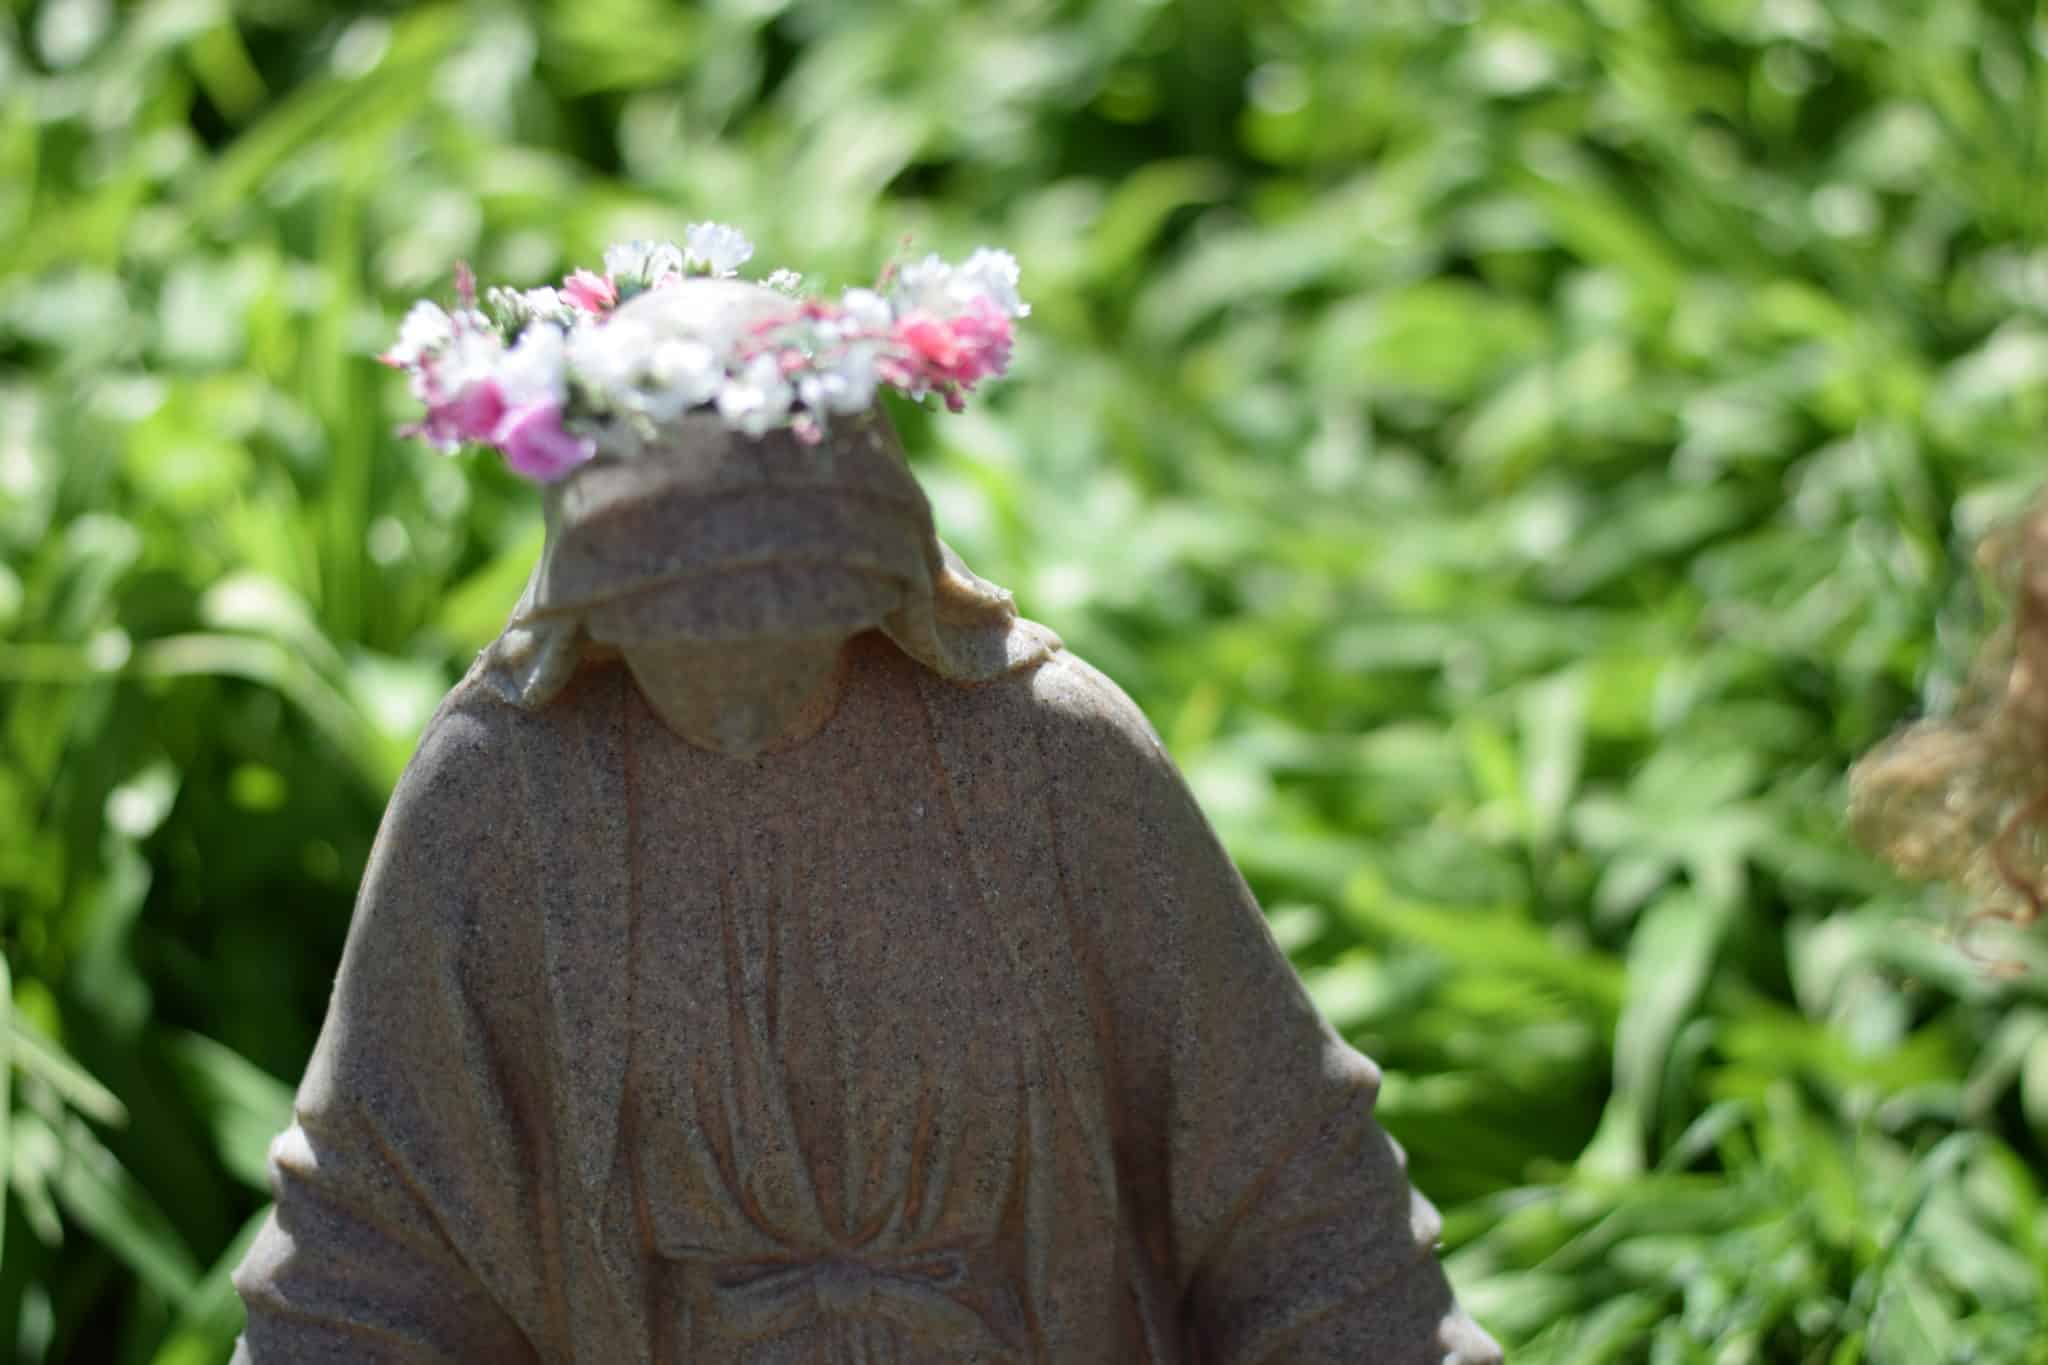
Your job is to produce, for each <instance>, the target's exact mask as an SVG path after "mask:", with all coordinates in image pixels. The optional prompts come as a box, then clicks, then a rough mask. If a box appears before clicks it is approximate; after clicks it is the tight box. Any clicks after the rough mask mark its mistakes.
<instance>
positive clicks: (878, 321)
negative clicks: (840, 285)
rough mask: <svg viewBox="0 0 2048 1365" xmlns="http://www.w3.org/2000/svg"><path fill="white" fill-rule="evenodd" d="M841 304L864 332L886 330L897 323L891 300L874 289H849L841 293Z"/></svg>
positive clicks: (847, 314)
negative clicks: (890, 306)
mask: <svg viewBox="0 0 2048 1365" xmlns="http://www.w3.org/2000/svg"><path fill="white" fill-rule="evenodd" d="M839 306H840V307H841V308H843V309H844V310H846V316H847V317H848V318H849V319H850V320H852V322H853V323H854V324H855V326H856V327H857V328H858V329H859V330H860V331H863V332H886V331H888V330H889V329H890V328H891V327H893V326H895V325H896V315H895V314H894V313H893V312H891V311H890V309H889V301H888V300H887V299H885V298H883V297H882V296H881V295H880V294H877V293H876V292H875V291H874V290H872V289H848V290H846V291H844V292H843V293H841V294H840V296H839Z"/></svg>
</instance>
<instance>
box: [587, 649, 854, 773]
mask: <svg viewBox="0 0 2048 1365" xmlns="http://www.w3.org/2000/svg"><path fill="white" fill-rule="evenodd" d="M845 646H846V642H845V640H843V639H841V638H839V637H837V636H825V637H812V638H808V639H797V640H721V641H695V640H689V641H672V642H667V643H663V644H658V645H633V646H622V647H620V650H619V652H620V654H621V655H623V656H624V658H625V661H626V667H627V668H628V669H630V670H631V671H632V674H633V681H634V682H635V683H637V684H638V685H639V688H640V693H641V695H642V696H644V697H645V698H646V699H647V704H648V706H649V707H650V708H652V709H653V711H654V713H655V714H656V715H657V716H660V717H661V719H662V722H663V723H664V724H666V725H667V726H668V728H669V729H670V730H672V731H674V732H675V733H676V734H677V735H678V736H680V737H681V738H682V739H684V740H686V741H687V742H689V743H691V744H694V745H696V746H697V747H698V748H700V749H708V750H710V751H712V752H713V753H720V754H725V755H727V756H728V757H731V758H742V759H746V758H757V757H759V756H761V755H763V754H768V753H773V752H775V751H776V750H779V749H786V748H790V747H792V746H793V745H797V744H801V743H802V742H803V741H805V740H806V739H809V738H810V737H811V736H812V735H814V734H816V733H817V732H818V731H819V730H822V729H823V728H824V727H825V723H826V722H827V721H829V720H830V719H832V713H833V712H834V711H835V710H836V709H837V708H838V705H839V694H840V692H841V690H842V689H843V687H844V685H845V679H846V672H847V653H846V648H845Z"/></svg>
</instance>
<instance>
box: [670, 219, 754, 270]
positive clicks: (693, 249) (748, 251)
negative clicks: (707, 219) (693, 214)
mask: <svg viewBox="0 0 2048 1365" xmlns="http://www.w3.org/2000/svg"><path fill="white" fill-rule="evenodd" d="M683 242H684V244H685V245H686V246H687V248H688V255H687V257H686V260H687V262H688V264H689V265H690V266H691V267H692V268H695V267H698V266H701V267H703V268H704V269H705V270H707V271H709V272H710V273H711V274H713V275H737V274H738V273H739V269H740V267H741V266H743V265H745V264H746V263H747V261H748V260H749V259H751V258H752V256H753V254H754V244H753V243H752V242H750V241H748V240H747V235H746V234H745V233H744V232H741V231H740V230H739V229H738V228H735V227H727V226H726V225H725V224H723V223H692V224H690V227H689V230H688V231H686V232H685V233H684V234H683Z"/></svg>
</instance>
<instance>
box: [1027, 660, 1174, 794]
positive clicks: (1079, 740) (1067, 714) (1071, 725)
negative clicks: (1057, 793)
mask: <svg viewBox="0 0 2048 1365" xmlns="http://www.w3.org/2000/svg"><path fill="white" fill-rule="evenodd" d="M1029 682H1030V688H1031V697H1032V704H1033V707H1034V709H1035V711H1036V713H1037V717H1038V722H1039V733H1040V735H1041V737H1042V739H1043V740H1044V742H1045V743H1047V744H1048V745H1051V746H1053V747H1054V748H1056V749H1057V750H1059V751H1060V752H1059V753H1050V754H1048V757H1049V758H1052V759H1053V760H1054V761H1055V762H1058V761H1059V760H1060V758H1062V757H1066V758H1070V759H1072V760H1073V761H1077V762H1084V761H1088V760H1091V759H1092V760H1093V761H1097V762H1100V761H1104V760H1108V761H1112V762H1116V763H1119V764H1126V763H1129V762H1130V761H1132V760H1133V759H1137V760H1141V761H1143V762H1146V763H1148V764H1149V763H1157V764H1164V765H1166V766H1168V767H1171V766H1172V764H1171V760H1169V759H1168V758H1167V756H1166V746H1165V745H1164V744H1162V743H1161V742H1160V739H1159V732H1158V731H1156V730H1154V729H1153V728H1152V722H1151V721H1149V720H1147V719H1146V718H1145V713H1144V712H1143V711H1141V710H1139V709H1138V704H1137V703H1136V702H1134V701H1132V700H1131V699H1130V697H1129V696H1128V695H1126V694H1125V692H1124V690H1123V689H1122V688H1121V687H1118V686H1117V685H1116V684H1115V683H1114V682H1112V681H1110V679H1109V678H1108V676H1107V675H1105V674H1104V673H1103V672H1102V670H1100V669H1098V668H1096V667H1095V666H1094V665H1093V664H1090V663H1089V662H1088V661H1087V660H1085V659H1083V658H1081V656H1080V655H1078V654H1075V653H1074V652H1073V651H1072V650H1067V649H1062V650H1060V651H1059V652H1058V653H1056V654H1054V655H1052V656H1051V657H1050V658H1048V659H1046V661H1045V662H1044V663H1042V664H1041V665H1039V666H1038V668H1036V669H1035V670H1033V671H1032V673H1031V675H1030V679H1029Z"/></svg>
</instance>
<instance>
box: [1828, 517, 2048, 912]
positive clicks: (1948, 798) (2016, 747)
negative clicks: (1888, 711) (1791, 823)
mask: <svg viewBox="0 0 2048 1365" xmlns="http://www.w3.org/2000/svg"><path fill="white" fill-rule="evenodd" d="M1978 560H1979V564H1980V566H1981V567H1982V568H1984V569H1985V570H1986V571H1987V572H1988V573H1989V574H1990V575H1991V576H1992V577H1993V578H1994V580H1996V581H1998V582H1999V583H2000V585H2001V586H2002V587H2004V588H2005V589H2006V591H2008V592H2009V593H2010V594H2011V598H2012V603H2013V611H2012V618H2011V620H2010V622H2009V623H2008V624H2007V625H2006V626H2005V628H2004V629H2003V630H2001V631H1999V632H1998V633H1997V634H1996V635H1995V636H1993V637H1992V639H1991V640H1990V641H1989V642H1988V643H1987V644H1986V645H1985V646H1984V648H1983V650H1982V651H1981V653H1980V654H1979V656H1978V658H1977V661H1976V664H1975V666H1974V667H1973V669H1972V675H1971V678H1970V681H1969V684H1968V686H1967V687H1966V688H1965V689H1964V692H1963V696H1962V699H1961V701H1960V703H1959V704H1958V705H1957V706H1956V708H1955V710H1954V713H1953V714H1951V715H1948V716H1943V717H1934V718H1929V719H1927V720H1923V721H1921V722H1919V723H1917V724H1915V725H1912V726H1909V727H1908V728H1907V729H1905V730H1903V731H1901V732H1900V733H1899V734H1897V735H1895V736H1893V737H1892V738H1891V739H1889V740H1887V741H1886V742H1885V743H1884V744H1882V745H1880V746H1879V747H1878V748H1877V749H1875V750H1874V751H1872V752H1871V753H1870V754H1868V755H1866V756H1865V757H1864V758H1863V759H1862V760H1861V761H1859V762H1858V763H1857V764H1856V766H1855V767H1854V769H1852V770H1851V772H1850V774H1849V820H1850V826H1851V828H1852V830H1853V831H1854V832H1855V834H1856V836H1857V837H1858V839H1859V840H1861V841H1862V842H1863V843H1864V844H1865V845H1866V846H1868V847H1869V848H1871V849H1872V850H1874V851H1875V852H1877V853H1879V854H1881V855H1882V856H1884V857H1885V858H1887V859H1888V860H1889V861H1890V862H1891V863H1892V865H1893V866H1895V867H1897V868H1898V869H1899V870H1900V871H1901V872H1903V873H1905V874H1906V875H1907V876H1911V877H1922V878H1930V879H1940V880H1943V881H1947V882H1950V883H1952V884H1954V885H1956V886H1958V887H1960V888H1961V889H1962V890H1963V891H1964V893H1965V894H1966V895H1967V896H1968V897H1969V899H1970V902H1971V908H1972V911H1973V914H1972V916H1971V918H1972V919H1973V920H1975V919H1983V918H1998V919H2004V920H2009V921H2012V922H2015V923H2019V924H2027V923H2031V922H2032V921H2034V920H2036V919H2039V918H2040V917H2041V915H2042V913H2043V912H2044V910H2048V497H2042V498H2039V499H2037V500H2036V501H2035V502H2034V503H2033V504H2032V506H2030V507H2029V508H2028V509H2027V511H2026V512H2025V513H2024V514H2022V516H2021V517H2020V518H2019V520H2017V521H2016V522H2015V523H2013V524H2012V525H2010V526H2008V527H2006V528H2004V529H2003V530H2001V531H1999V532H1997V533H1995V534H1994V535H1992V536H1990V537H1987V538H1986V540H1985V542H1984V544H1983V545H1982V546H1981V547H1980V549H1979V551H1978Z"/></svg>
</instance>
